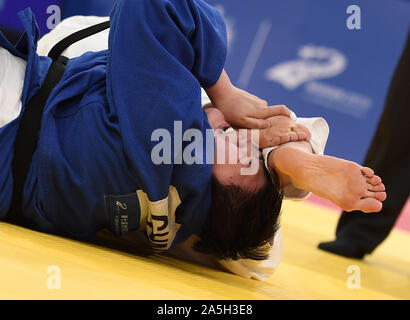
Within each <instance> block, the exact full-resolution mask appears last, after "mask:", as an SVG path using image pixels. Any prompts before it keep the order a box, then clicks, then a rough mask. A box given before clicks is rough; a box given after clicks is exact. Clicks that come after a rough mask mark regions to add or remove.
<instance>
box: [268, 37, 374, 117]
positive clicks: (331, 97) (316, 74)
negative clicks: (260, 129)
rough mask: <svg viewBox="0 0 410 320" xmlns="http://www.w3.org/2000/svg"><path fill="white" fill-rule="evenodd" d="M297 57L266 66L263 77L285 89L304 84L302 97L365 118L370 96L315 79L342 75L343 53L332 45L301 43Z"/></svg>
mask: <svg viewBox="0 0 410 320" xmlns="http://www.w3.org/2000/svg"><path fill="white" fill-rule="evenodd" d="M298 56H299V59H295V60H289V61H285V62H281V63H279V64H277V65H275V66H273V67H271V68H270V69H268V70H267V72H266V79H267V80H269V81H273V82H277V83H279V84H281V85H282V86H283V87H284V88H285V89H287V90H289V91H294V90H296V89H298V88H299V87H300V86H302V85H304V86H303V90H302V92H301V94H302V96H301V98H302V99H303V100H305V101H307V102H310V103H313V104H316V105H319V106H322V107H324V108H328V109H333V110H337V111H339V112H341V113H344V114H349V115H351V116H353V117H356V118H363V117H365V115H366V113H367V112H368V111H369V109H370V108H371V107H372V103H373V102H372V99H371V98H370V97H368V96H366V95H363V94H361V93H358V92H354V91H351V90H347V89H345V88H342V87H339V86H335V85H330V84H327V83H325V82H323V81H318V80H320V79H330V78H334V77H337V76H338V75H340V74H342V73H343V72H344V71H345V70H346V68H347V65H348V60H347V57H346V55H344V54H343V53H342V52H340V51H339V50H337V49H334V48H329V47H325V46H315V45H304V46H302V47H301V48H300V49H299V51H298Z"/></svg>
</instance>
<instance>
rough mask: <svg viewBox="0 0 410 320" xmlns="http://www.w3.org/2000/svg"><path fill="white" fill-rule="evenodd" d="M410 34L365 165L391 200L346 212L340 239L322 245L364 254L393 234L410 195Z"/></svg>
mask: <svg viewBox="0 0 410 320" xmlns="http://www.w3.org/2000/svg"><path fill="white" fill-rule="evenodd" d="M409 119H410V33H409V35H408V38H407V43H406V46H405V49H404V52H403V54H402V56H401V59H400V61H399V64H398V65H397V67H396V70H395V72H394V76H393V79H392V82H391V84H390V88H389V92H388V95H387V98H386V103H385V107H384V111H383V114H382V117H381V119H380V122H379V125H378V128H377V130H376V134H375V136H374V138H373V141H372V144H371V146H370V149H369V151H368V153H367V156H366V160H365V163H364V165H365V166H368V167H370V168H372V169H373V170H374V171H375V173H376V174H377V175H379V176H380V177H381V178H382V180H383V183H384V184H385V186H386V192H387V200H386V201H384V202H383V209H382V211H381V212H379V213H371V214H369V213H363V212H360V211H358V212H343V213H342V216H341V217H340V219H339V223H338V225H337V230H336V240H335V241H333V242H328V243H321V244H320V245H319V248H321V249H323V250H327V251H331V252H334V253H337V254H341V255H345V256H350V257H357V258H360V257H362V256H363V255H364V254H365V253H370V252H372V251H373V250H374V249H375V248H376V247H377V246H378V245H379V244H380V243H381V242H382V241H383V240H384V239H385V238H386V237H387V236H388V234H389V233H390V231H391V230H392V228H393V226H394V223H395V222H396V220H397V218H398V216H399V214H400V212H401V211H402V208H403V206H404V204H405V203H406V200H407V198H408V196H409V194H410V120H409Z"/></svg>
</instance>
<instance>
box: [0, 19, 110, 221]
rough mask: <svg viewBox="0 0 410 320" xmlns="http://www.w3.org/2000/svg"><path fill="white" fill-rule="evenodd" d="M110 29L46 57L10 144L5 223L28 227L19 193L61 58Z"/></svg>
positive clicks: (75, 37)
mask: <svg viewBox="0 0 410 320" xmlns="http://www.w3.org/2000/svg"><path fill="white" fill-rule="evenodd" d="M109 27H110V22H109V21H106V22H103V23H99V24H97V25H94V26H91V27H88V28H86V29H83V30H80V31H78V32H75V33H73V34H71V35H70V36H68V37H67V38H65V39H63V40H61V41H60V42H59V43H57V44H56V45H55V46H54V47H53V48H52V49H51V50H50V52H49V54H48V56H49V57H50V58H51V59H52V60H53V61H52V63H51V66H50V68H49V70H48V72H47V75H46V78H45V80H44V82H43V85H42V86H41V88H40V90H39V91H38V92H37V93H36V94H35V95H34V96H33V97H32V98H31V99H30V101H29V102H28V103H27V105H26V107H25V109H24V112H23V114H22V116H21V119H20V127H19V129H18V132H17V136H16V140H15V142H14V154H13V161H12V174H13V196H12V200H11V204H10V208H9V211H8V212H7V215H6V217H5V219H4V220H5V221H6V222H10V223H14V224H18V225H29V223H28V221H26V219H25V218H24V216H23V214H22V212H23V208H22V204H23V191H24V185H25V182H26V178H27V175H28V172H29V170H30V166H31V162H32V159H33V155H34V152H35V151H36V147H37V141H38V135H39V132H40V129H41V119H42V117H43V111H44V107H45V105H46V103H47V100H48V97H49V96H50V94H51V91H53V89H54V88H55V86H56V85H57V84H58V83H59V82H60V80H61V78H62V77H63V75H64V72H65V68H66V66H67V63H68V60H69V59H68V58H66V57H64V56H62V55H61V54H62V53H63V51H64V50H66V49H67V48H68V47H69V46H71V45H72V44H74V43H76V42H78V41H80V40H82V39H85V38H87V37H89V36H92V35H94V34H96V33H99V32H101V31H104V30H106V29H108V28H109Z"/></svg>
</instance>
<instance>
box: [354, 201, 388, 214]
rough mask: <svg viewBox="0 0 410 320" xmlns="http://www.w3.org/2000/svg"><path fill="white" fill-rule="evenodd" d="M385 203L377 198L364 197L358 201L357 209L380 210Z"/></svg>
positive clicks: (365, 210) (367, 211)
mask: <svg viewBox="0 0 410 320" xmlns="http://www.w3.org/2000/svg"><path fill="white" fill-rule="evenodd" d="M382 208H383V204H382V203H381V202H380V201H378V200H376V199H375V198H364V199H361V200H360V201H359V202H358V205H357V209H358V210H360V211H363V212H365V213H370V212H379V211H380V210H381V209H382Z"/></svg>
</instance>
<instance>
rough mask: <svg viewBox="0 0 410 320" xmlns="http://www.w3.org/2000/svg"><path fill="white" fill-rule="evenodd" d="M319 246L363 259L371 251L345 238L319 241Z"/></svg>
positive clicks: (341, 254)
mask: <svg viewBox="0 0 410 320" xmlns="http://www.w3.org/2000/svg"><path fill="white" fill-rule="evenodd" d="M318 248H319V249H321V250H324V251H327V252H331V253H334V254H337V255H339V256H343V257H348V258H355V259H363V258H364V256H365V255H366V254H368V253H370V252H371V251H369V250H366V249H363V248H362V247H360V246H357V244H355V243H354V242H353V241H351V240H350V241H349V240H343V239H336V240H334V241H330V242H321V243H319V245H318Z"/></svg>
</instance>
